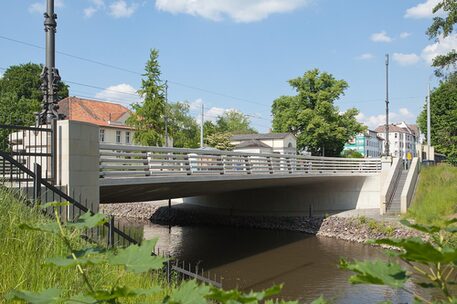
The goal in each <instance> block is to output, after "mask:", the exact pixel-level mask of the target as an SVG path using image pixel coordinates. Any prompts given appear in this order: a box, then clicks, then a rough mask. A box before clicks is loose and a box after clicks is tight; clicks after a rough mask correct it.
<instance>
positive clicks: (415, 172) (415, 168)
mask: <svg viewBox="0 0 457 304" xmlns="http://www.w3.org/2000/svg"><path fill="white" fill-rule="evenodd" d="M419 169H420V166H419V158H418V157H414V159H413V161H412V162H411V167H410V168H409V172H408V175H407V177H406V181H405V185H404V186H403V190H402V192H401V201H400V202H401V204H400V206H401V213H406V212H407V211H408V208H409V205H410V204H411V201H412V199H413V195H414V192H415V191H416V185H417V179H418V178H419Z"/></svg>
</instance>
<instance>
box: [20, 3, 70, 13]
mask: <svg viewBox="0 0 457 304" xmlns="http://www.w3.org/2000/svg"><path fill="white" fill-rule="evenodd" d="M64 6H65V4H64V2H63V0H56V1H55V2H54V7H56V8H61V7H64ZM45 11H46V2H45V1H42V2H35V3H32V4H30V5H29V12H30V13H32V14H34V13H38V14H43V13H44V12H45Z"/></svg>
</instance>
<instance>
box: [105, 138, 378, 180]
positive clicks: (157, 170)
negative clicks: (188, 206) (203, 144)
mask: <svg viewBox="0 0 457 304" xmlns="http://www.w3.org/2000/svg"><path fill="white" fill-rule="evenodd" d="M380 171H381V160H380V159H379V158H362V159H360V158H358V159H355V158H353V159H351V158H335V157H333V158H332V157H313V156H302V155H287V154H258V153H241V152H230V151H205V150H199V149H179V148H162V147H145V146H125V145H112V144H101V145H100V176H101V177H104V178H115V177H128V176H132V177H135V176H163V175H208V174H213V175H221V174H226V175H249V174H252V175H254V174H257V175H279V174H325V173H327V174H338V173H341V174H376V173H379V172H380Z"/></svg>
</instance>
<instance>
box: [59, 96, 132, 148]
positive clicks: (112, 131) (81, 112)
mask: <svg viewBox="0 0 457 304" xmlns="http://www.w3.org/2000/svg"><path fill="white" fill-rule="evenodd" d="M59 113H61V114H64V115H65V119H68V120H76V121H83V122H88V123H92V124H95V125H97V126H99V127H100V142H101V143H110V144H121V145H130V144H132V141H133V135H134V133H135V130H134V129H133V128H131V127H129V126H127V125H126V121H127V119H128V118H129V117H130V115H131V112H130V110H129V109H128V108H126V107H125V106H123V105H121V104H117V103H111V102H106V101H97V100H91V99H83V98H78V97H67V98H65V99H62V100H61V101H59Z"/></svg>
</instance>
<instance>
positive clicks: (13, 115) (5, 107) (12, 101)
mask: <svg viewBox="0 0 457 304" xmlns="http://www.w3.org/2000/svg"><path fill="white" fill-rule="evenodd" d="M42 70H43V66H42V65H39V64H35V63H26V64H21V65H13V66H10V67H9V68H8V69H6V71H5V73H4V74H3V77H1V78H0V123H16V124H24V125H33V124H34V123H35V114H34V113H36V112H40V110H41V103H42V101H43V93H42V91H41V89H40V86H41V78H40V75H41V72H42ZM65 97H68V86H67V85H66V84H65V83H63V82H62V81H60V82H59V83H58V90H57V98H58V100H60V99H63V98H65Z"/></svg>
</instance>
